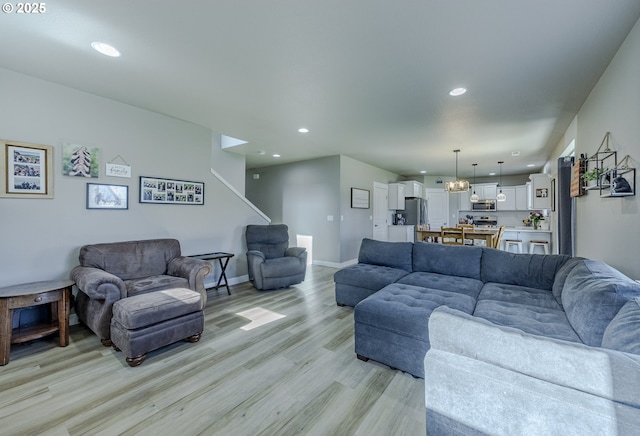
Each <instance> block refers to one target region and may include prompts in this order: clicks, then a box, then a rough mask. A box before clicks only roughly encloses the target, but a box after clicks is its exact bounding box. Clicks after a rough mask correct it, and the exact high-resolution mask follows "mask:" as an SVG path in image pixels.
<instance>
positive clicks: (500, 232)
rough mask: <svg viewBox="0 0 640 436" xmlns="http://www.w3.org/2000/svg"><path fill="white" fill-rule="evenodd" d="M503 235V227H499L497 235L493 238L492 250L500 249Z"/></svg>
mask: <svg viewBox="0 0 640 436" xmlns="http://www.w3.org/2000/svg"><path fill="white" fill-rule="evenodd" d="M503 234H504V226H500V229H499V230H498V234H497V235H496V236H495V238H493V248H500V241H501V240H502V235H503Z"/></svg>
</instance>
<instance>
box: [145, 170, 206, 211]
mask: <svg viewBox="0 0 640 436" xmlns="http://www.w3.org/2000/svg"><path fill="white" fill-rule="evenodd" d="M140 203H155V204H192V205H193V204H195V205H202V204H204V183H203V182H189V181H186V180H174V179H164V178H159V177H144V176H140Z"/></svg>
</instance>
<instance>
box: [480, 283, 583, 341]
mask: <svg viewBox="0 0 640 436" xmlns="http://www.w3.org/2000/svg"><path fill="white" fill-rule="evenodd" d="M481 294H482V293H481ZM473 316H477V317H479V318H484V319H486V320H487V321H491V322H492V323H494V324H498V325H501V326H506V327H514V328H517V329H520V330H522V331H523V332H525V333H530V334H533V335H540V336H547V337H550V338H555V339H561V340H564V341H571V342H581V341H580V337H579V336H578V335H577V334H576V332H575V331H574V330H573V328H572V327H571V324H569V320H567V316H566V315H565V313H564V312H563V311H562V310H559V309H557V310H556V309H548V308H543V307H537V306H527V305H524V304H520V303H512V302H509V301H498V300H478V303H477V304H476V308H475V310H474V311H473Z"/></svg>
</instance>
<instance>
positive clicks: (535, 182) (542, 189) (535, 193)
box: [529, 174, 551, 210]
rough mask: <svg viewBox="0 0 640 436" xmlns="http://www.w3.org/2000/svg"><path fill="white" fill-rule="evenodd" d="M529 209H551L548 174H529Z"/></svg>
mask: <svg viewBox="0 0 640 436" xmlns="http://www.w3.org/2000/svg"><path fill="white" fill-rule="evenodd" d="M529 180H531V209H536V210H537V209H551V178H550V177H549V175H548V174H531V175H530V176H529Z"/></svg>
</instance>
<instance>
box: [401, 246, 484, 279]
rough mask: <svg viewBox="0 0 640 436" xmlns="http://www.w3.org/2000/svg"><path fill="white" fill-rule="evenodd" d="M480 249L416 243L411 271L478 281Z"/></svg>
mask: <svg viewBox="0 0 640 436" xmlns="http://www.w3.org/2000/svg"><path fill="white" fill-rule="evenodd" d="M481 258H482V248H481V247H462V246H457V247H456V246H452V245H442V244H430V243H427V242H416V243H415V244H413V271H414V272H415V271H421V272H430V273H438V274H446V275H450V276H456V277H469V278H472V279H476V280H480V259H481Z"/></svg>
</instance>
